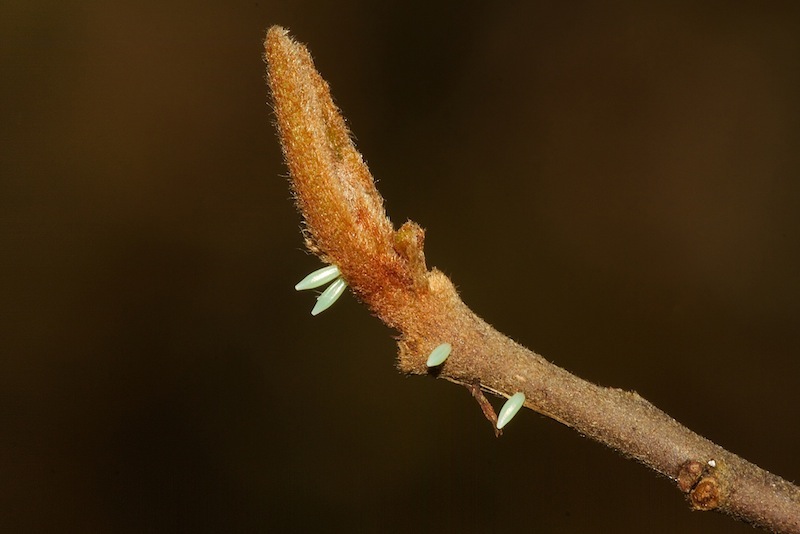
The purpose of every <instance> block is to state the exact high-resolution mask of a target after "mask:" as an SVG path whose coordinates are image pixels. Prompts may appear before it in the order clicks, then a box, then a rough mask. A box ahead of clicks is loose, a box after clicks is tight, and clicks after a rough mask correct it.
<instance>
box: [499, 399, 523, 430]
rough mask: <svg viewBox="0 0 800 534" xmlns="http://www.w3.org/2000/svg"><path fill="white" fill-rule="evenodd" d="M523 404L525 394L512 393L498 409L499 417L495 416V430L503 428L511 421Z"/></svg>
mask: <svg viewBox="0 0 800 534" xmlns="http://www.w3.org/2000/svg"><path fill="white" fill-rule="evenodd" d="M524 403H525V394H524V393H521V392H517V393H514V394H513V395H512V396H511V397H509V399H508V400H507V401H506V403H505V404H503V407H502V408H500V415H498V416H497V428H503V427H504V426H506V425H507V424H508V422H509V421H511V420H512V419H513V418H514V416H515V415H517V412H518V411H519V409H520V408H522V405H523V404H524Z"/></svg>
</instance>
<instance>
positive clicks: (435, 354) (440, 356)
mask: <svg viewBox="0 0 800 534" xmlns="http://www.w3.org/2000/svg"><path fill="white" fill-rule="evenodd" d="M451 350H453V346H452V345H450V343H442V344H441V345H439V346H438V347H436V348H435V349H433V350H432V351H431V355H430V356H428V362H427V366H428V367H436V366H437V365H442V364H443V363H444V361H445V360H446V359H447V357H448V356H450V351H451Z"/></svg>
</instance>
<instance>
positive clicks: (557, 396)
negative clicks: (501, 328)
mask: <svg viewBox="0 0 800 534" xmlns="http://www.w3.org/2000/svg"><path fill="white" fill-rule="evenodd" d="M265 47H266V59H267V63H268V80H269V85H270V88H271V90H272V95H273V103H274V108H275V114H276V117H277V126H278V130H279V134H280V139H281V144H282V146H283V152H284V156H285V158H286V162H287V165H288V167H289V171H290V173H291V177H292V189H293V192H294V197H295V200H296V203H297V207H298V209H299V210H300V212H301V213H302V215H303V218H304V221H305V228H304V235H305V240H306V245H307V246H308V248H309V249H310V250H311V251H312V252H314V253H315V254H317V255H318V256H319V257H320V258H321V259H322V260H323V261H326V262H327V263H331V264H335V265H337V266H338V267H339V269H340V270H341V273H342V276H343V278H344V279H345V280H346V281H347V283H348V284H349V286H350V287H351V288H352V289H353V291H354V292H355V294H356V296H357V297H358V298H359V299H360V300H361V301H362V302H363V303H364V304H366V305H367V306H368V307H369V309H370V310H372V312H373V313H374V314H375V315H376V316H377V317H379V318H380V319H381V320H382V321H383V322H384V323H385V324H386V325H388V326H389V327H391V328H393V329H395V330H397V331H398V332H399V333H400V337H399V341H398V343H399V349H400V353H399V359H398V367H399V369H400V370H401V371H402V372H404V373H409V374H427V373H428V369H427V367H426V364H425V362H426V358H427V355H428V354H429V353H430V351H431V349H433V347H435V346H436V345H438V344H439V343H441V342H442V341H447V342H448V343H450V344H451V345H452V346H453V351H452V354H451V355H450V357H449V358H448V360H447V361H446V362H445V363H444V365H443V366H442V367H441V370H440V371H439V374H438V376H439V377H440V378H444V379H446V380H449V381H451V382H455V383H458V384H461V385H464V386H466V387H468V388H469V389H470V391H473V392H474V388H475V384H480V388H483V389H484V390H487V391H491V392H494V393H496V394H497V395H500V396H504V397H508V396H510V395H512V394H513V393H515V392H518V391H521V392H523V393H524V394H525V396H526V399H527V400H526V402H525V405H526V406H527V407H528V408H530V409H532V410H535V411H537V412H539V413H541V414H544V415H547V416H549V417H551V418H553V419H555V420H557V421H560V422H561V423H563V424H565V425H567V426H570V427H572V428H574V429H575V430H577V431H578V432H580V433H581V434H583V435H586V436H589V437H591V438H593V439H595V440H597V441H599V442H601V443H604V444H605V445H607V446H609V447H611V448H613V449H615V450H617V451H618V452H620V453H621V454H622V455H624V456H627V457H630V458H634V459H636V460H638V461H639V462H641V463H643V464H644V465H646V466H648V467H650V468H651V469H653V470H655V471H656V472H658V473H661V474H663V475H666V476H668V477H669V478H671V479H672V480H673V481H675V483H676V485H677V487H678V488H679V490H680V491H682V492H683V493H684V494H685V495H686V497H687V500H688V501H689V505H690V506H691V507H692V508H693V509H695V510H717V511H720V512H724V513H727V514H730V515H731V516H733V517H735V518H738V519H741V520H743V521H747V522H749V523H751V524H753V525H756V526H759V527H762V528H765V529H768V530H774V531H777V532H794V533H800V488H798V487H797V486H795V485H793V484H791V483H789V482H787V481H786V480H784V479H782V478H780V477H778V476H776V475H773V474H771V473H769V472H767V471H765V470H763V469H761V468H759V467H757V466H756V465H754V464H751V463H749V462H747V461H745V460H744V459H742V458H740V457H738V456H736V455H735V454H733V453H730V452H728V451H726V450H725V449H723V448H722V447H720V446H718V445H715V444H714V443H712V442H711V441H709V440H707V439H705V438H703V437H702V436H699V435H697V434H695V433H694V432H692V431H690V430H689V429H687V428H686V427H684V426H682V425H680V424H679V423H678V422H677V421H675V420H674V419H672V418H671V417H670V416H668V415H667V414H665V413H664V412H662V411H661V410H659V409H658V408H656V407H655V406H653V405H652V404H650V403H649V402H648V401H646V400H645V399H643V398H642V397H640V396H639V395H638V394H636V393H635V392H628V391H623V390H620V389H613V388H605V387H600V386H597V385H595V384H592V383H590V382H587V381H585V380H582V379H580V378H578V377H576V376H574V375H572V374H570V373H569V372H567V371H565V370H564V369H562V368H560V367H558V366H556V365H554V364H552V363H550V362H548V361H546V360H545V359H544V358H542V357H541V356H539V355H538V354H536V353H534V352H532V351H530V350H528V349H526V348H524V347H522V346H520V345H518V344H517V343H515V342H514V341H512V340H511V339H509V338H507V337H506V336H504V335H503V334H501V333H499V332H497V331H496V330H494V329H493V328H492V327H491V326H490V325H488V324H487V323H486V322H484V321H483V320H481V319H480V318H479V317H478V316H477V315H475V314H474V313H473V312H472V311H471V310H470V309H469V308H467V306H466V305H464V303H463V302H462V301H461V299H460V298H459V297H458V294H457V292H456V290H455V288H454V286H453V284H452V283H451V282H450V280H449V279H448V278H447V277H446V276H445V275H444V274H442V273H441V272H439V271H438V270H436V269H433V270H428V268H427V267H426V265H425V256H424V253H423V242H424V231H423V230H422V228H420V227H419V226H418V225H417V224H415V223H413V222H410V221H409V222H406V223H405V224H403V225H402V226H401V227H400V228H399V229H398V230H396V231H395V229H394V227H393V225H392V223H391V222H390V221H389V219H388V218H387V217H386V214H385V212H384V209H383V199H382V198H381V196H380V194H379V193H378V191H377V190H376V189H375V185H374V182H373V179H372V176H371V175H370V173H369V170H368V169H367V166H366V165H365V164H364V162H363V160H362V157H361V155H360V154H359V153H358V151H357V150H356V149H355V147H354V145H353V143H352V141H351V139H350V134H349V131H348V130H347V127H346V126H345V123H344V119H343V118H342V116H341V115H340V113H339V110H338V109H337V108H336V106H335V105H334V104H333V101H332V99H331V96H330V91H329V88H328V85H327V83H326V82H325V81H324V80H323V79H322V78H321V76H320V75H319V73H318V72H317V71H316V70H315V68H314V64H313V61H312V59H311V56H310V54H309V53H308V51H307V50H306V48H305V47H304V46H302V45H300V44H298V43H296V42H295V41H293V40H292V39H291V38H290V37H289V36H288V33H287V31H286V30H284V29H282V28H280V27H277V26H276V27H272V28H271V29H270V30H269V32H268V33H267V39H266V43H265ZM480 388H479V390H478V391H480ZM481 396H482V395H481ZM476 398H477V397H476ZM479 400H480V399H479ZM484 400H485V399H484ZM489 417H490V416H489ZM490 419H491V417H490Z"/></svg>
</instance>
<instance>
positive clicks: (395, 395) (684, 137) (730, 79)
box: [0, 0, 800, 533]
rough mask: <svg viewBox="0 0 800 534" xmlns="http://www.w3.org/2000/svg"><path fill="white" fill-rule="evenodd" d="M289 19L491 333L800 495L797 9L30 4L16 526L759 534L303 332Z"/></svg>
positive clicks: (6, 453)
mask: <svg viewBox="0 0 800 534" xmlns="http://www.w3.org/2000/svg"><path fill="white" fill-rule="evenodd" d="M271 24H281V25H284V26H286V27H288V28H290V29H291V30H292V32H293V34H294V35H295V36H296V37H297V38H298V39H299V40H301V41H303V42H306V43H308V44H309V46H310V48H311V50H312V52H313V53H314V55H315V58H316V61H317V66H318V67H319V69H320V70H321V72H322V73H323V75H324V76H325V77H326V78H327V79H328V80H329V81H330V83H331V86H332V88H333V91H334V95H335V97H336V99H337V102H338V103H339V105H340V106H341V107H342V108H343V110H344V112H345V115H346V116H347V117H348V120H349V124H350V125H351V127H352V129H353V131H354V133H355V136H356V139H357V143H358V146H359V147H360V149H361V150H362V152H363V153H364V155H365V158H366V159H367V161H368V162H369V164H370V167H371V169H372V171H373V173H374V174H375V176H376V177H377V179H378V186H379V188H380V190H381V192H382V193H383V194H384V196H385V197H386V199H387V209H388V212H389V214H390V216H391V217H392V218H393V220H394V221H395V223H396V224H399V223H402V222H403V221H404V220H406V219H407V218H410V219H413V220H415V221H417V222H419V223H420V224H422V225H423V226H424V227H425V228H427V231H428V233H427V241H426V253H427V257H428V262H429V264H430V265H431V266H436V267H438V268H440V269H442V270H443V271H445V272H446V273H448V274H449V275H450V276H451V277H452V279H453V280H454V282H455V283H456V284H457V285H458V287H459V288H460V291H461V293H462V296H463V298H464V300H465V301H466V302H467V304H469V305H470V306H471V307H472V308H473V309H474V310H475V311H476V312H477V313H478V314H479V315H481V316H482V317H484V318H485V319H486V320H488V321H489V322H490V323H492V324H494V325H495V326H496V327H497V328H498V329H500V330H501V331H503V332H505V333H507V334H509V335H510V336H512V337H513V338H515V339H517V340H518V341H520V342H522V343H523V344H525V345H527V346H528V347H530V348H532V349H534V350H536V351H538V352H540V353H542V354H544V355H545V356H546V357H547V358H549V359H551V360H553V361H555V362H556V363H558V364H559V365H561V366H563V367H565V368H567V369H569V370H570V371H572V372H575V373H576V374H578V375H579V376H582V377H584V378H587V379H590V380H592V381H595V382H598V383H600V384H603V385H610V386H616V387H621V388H626V389H635V390H636V391H638V392H639V393H640V394H641V395H643V396H644V397H645V398H647V399H649V400H650V401H652V402H654V403H655V404H656V405H657V406H659V407H660V408H662V409H664V410H665V411H667V412H668V413H670V414H671V415H673V416H674V417H676V418H677V419H678V420H679V421H681V422H683V423H684V424H686V425H688V426H689V427H690V428H692V429H694V430H696V431H698V432H700V433H701V434H704V435H705V436H707V437H708V438H710V439H712V440H714V441H716V442H718V443H720V444H721V445H723V446H725V447H727V448H729V449H730V450H732V451H734V452H736V453H738V454H740V455H742V456H744V457H746V458H748V459H749V460H752V461H754V462H756V463H758V464H759V465H761V466H762V467H764V468H766V469H768V470H770V471H773V472H775V473H778V474H780V475H782V476H784V477H785V478H787V479H789V480H798V479H799V478H800V459H798V455H797V451H798V436H799V435H800V432H799V431H798V424H797V422H798V421H800V403H798V396H797V391H798V389H800V363H798V355H799V354H800V329H798V327H797V325H798V318H800V304H798V303H799V302H800V277H799V276H798V273H799V269H798V267H799V266H798V263H799V262H800V239H799V238H800V180H798V176H800V150H798V147H800V98H798V95H800V68H799V66H800V7H798V4H797V3H796V2H788V1H787V2H722V1H718V2H717V1H711V2H693V1H688V0H687V1H679V2H646V3H643V2H637V1H634V0H628V1H622V2H596V3H592V2H563V3H544V2H523V1H517V2H504V3H496V4H491V5H490V4H489V3H484V2H453V3H436V2H430V1H426V2H413V1H404V2H356V1H343V2H313V1H297V2H269V1H264V0H261V1H258V2H254V1H249V2H237V1H233V2H203V1H200V2H198V1H193V2H167V3H162V2H142V1H125V2H100V1H93V2H91V1H87V2H37V1H30V0H28V1H24V2H23V1H11V2H3V3H2V5H0V39H1V41H0V43H1V45H2V46H0V61H2V64H1V66H2V75H1V76H0V106H2V108H0V109H2V123H1V124H0V172H2V181H0V245H2V252H0V254H2V255H1V256H0V284H2V286H0V477H2V483H1V484H0V488H1V489H0V499H1V501H0V530H2V531H3V532H101V531H102V532H178V531H192V532H266V531H284V532H301V531H312V530H314V531H333V530H341V529H345V528H347V529H351V530H361V531H372V532H377V531H382V532H412V531H414V532H441V531H457V532H491V531H495V532H497V531H501V530H504V531H530V532H540V533H544V532H644V531H647V532H677V531H683V532H751V529H750V528H749V527H748V526H746V525H743V524H739V523H735V522H733V521H732V520H730V519H728V518H726V517H723V516H720V515H717V514H705V513H690V512H689V511H688V509H687V507H686V505H685V503H684V502H683V500H682V497H681V496H680V494H679V493H678V492H677V491H676V489H675V488H674V487H673V484H672V483H671V482H670V481H668V480H666V479H663V478H658V477H656V476H654V475H653V474H652V473H650V472H649V471H648V470H647V469H645V468H643V467H641V466H639V465H637V464H635V463H634V462H631V461H628V460H625V459H623V458H621V457H619V456H618V455H617V454H615V453H613V452H611V451H609V450H607V449H605V448H604V447H602V446H600V445H597V444H595V443H594V442H591V441H589V440H586V439H584V438H582V437H580V436H579V435H577V434H576V433H575V432H573V431H571V430H569V429H567V428H565V427H563V426H561V425H559V424H558V423H555V422H553V421H550V420H548V419H545V418H543V417H541V416H538V415H536V414H533V413H532V412H528V411H526V412H523V413H521V414H520V415H519V416H518V417H517V419H515V420H514V422H513V423H512V424H511V425H510V426H509V427H508V428H507V432H506V433H505V435H504V436H503V437H502V438H501V439H499V440H498V439H495V438H494V436H493V434H492V432H491V430H490V427H489V425H488V423H486V421H485V420H483V418H482V415H481V414H480V410H479V409H478V407H477V405H476V404H475V403H474V402H473V401H472V399H471V398H470V396H469V394H468V392H467V391H466V390H464V389H463V388H459V387H456V386H454V385H452V384H449V383H445V382H438V381H435V380H432V379H426V378H419V377H417V378H404V377H402V376H400V375H399V374H397V373H396V371H395V369H394V367H393V360H394V355H395V345H394V342H393V340H392V338H391V332H390V331H388V329H386V328H385V327H384V326H383V325H381V324H380V323H379V322H378V321H377V320H376V319H374V318H372V317H371V316H370V315H369V313H368V312H367V311H366V310H365V309H364V308H362V307H361V306H359V305H358V304H357V303H356V302H355V301H354V299H353V298H352V296H350V295H346V296H345V297H344V298H343V299H342V300H341V301H340V302H339V303H337V304H336V306H335V307H334V308H333V309H332V310H330V311H328V312H325V313H324V314H322V315H321V316H319V317H316V318H312V317H311V315H310V314H309V311H310V309H311V307H312V305H313V300H314V298H313V295H312V294H311V293H303V294H298V293H296V292H295V291H294V289H293V285H294V284H295V283H296V282H297V281H298V280H299V279H300V278H301V277H302V276H304V275H305V274H306V273H308V272H310V271H311V270H313V269H316V268H317V267H319V266H320V265H321V264H320V262H319V261H318V260H317V259H316V258H314V257H312V256H309V255H307V254H305V253H304V252H303V251H302V241H301V237H300V234H299V231H298V224H299V218H298V216H297V214H296V213H295V211H294V209H293V206H292V203H291V201H290V198H289V192H288V187H287V181H286V169H285V167H284V166H283V164H282V162H281V155H280V150H279V146H278V143H277V140H276V136H275V132H274V129H273V126H272V121H273V118H272V115H271V111H270V108H269V105H268V96H267V90H266V84H265V82H264V64H263V62H262V59H261V56H262V40H263V37H264V35H265V32H266V29H267V27H269V26H270V25H271ZM498 405H499V403H498Z"/></svg>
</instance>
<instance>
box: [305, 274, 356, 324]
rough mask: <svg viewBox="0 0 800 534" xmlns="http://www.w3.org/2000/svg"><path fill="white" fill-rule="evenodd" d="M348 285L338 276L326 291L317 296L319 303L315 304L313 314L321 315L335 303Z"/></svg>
mask: <svg viewBox="0 0 800 534" xmlns="http://www.w3.org/2000/svg"><path fill="white" fill-rule="evenodd" d="M346 287H347V282H345V281H344V280H343V279H341V278H337V279H336V281H335V282H334V283H332V284H331V285H329V286H328V287H327V288H326V289H325V291H323V292H322V294H321V295H320V296H318V297H317V303H316V304H315V305H314V309H313V310H311V315H319V314H320V313H322V312H324V311H325V310H327V309H328V308H330V307H331V306H333V303H334V302H336V301H337V300H338V299H339V297H341V296H342V293H344V290H345V288H346Z"/></svg>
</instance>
